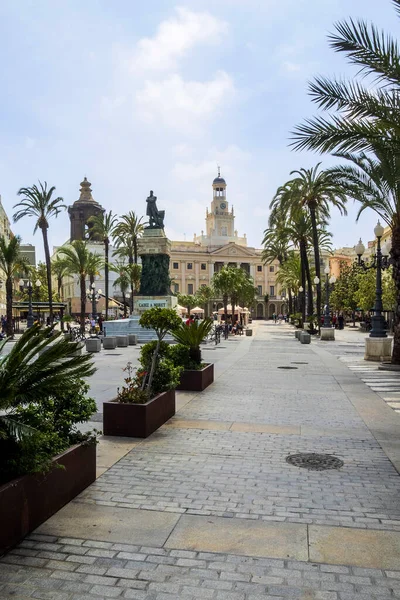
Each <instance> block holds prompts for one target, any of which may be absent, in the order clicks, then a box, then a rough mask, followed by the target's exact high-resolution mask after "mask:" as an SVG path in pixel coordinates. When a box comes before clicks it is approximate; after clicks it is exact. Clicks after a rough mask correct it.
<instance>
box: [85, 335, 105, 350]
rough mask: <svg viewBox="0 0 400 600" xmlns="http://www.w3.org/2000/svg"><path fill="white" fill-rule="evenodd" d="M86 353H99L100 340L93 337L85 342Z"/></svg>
mask: <svg viewBox="0 0 400 600" xmlns="http://www.w3.org/2000/svg"><path fill="white" fill-rule="evenodd" d="M85 343H86V352H100V350H101V340H100V338H97V337H93V338H89V339H87V340H86V342H85Z"/></svg>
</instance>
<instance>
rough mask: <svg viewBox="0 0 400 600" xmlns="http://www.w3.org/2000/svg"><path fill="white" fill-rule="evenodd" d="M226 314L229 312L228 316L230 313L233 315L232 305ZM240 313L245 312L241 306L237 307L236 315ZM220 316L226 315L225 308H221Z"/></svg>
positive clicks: (228, 307) (229, 305)
mask: <svg viewBox="0 0 400 600" xmlns="http://www.w3.org/2000/svg"><path fill="white" fill-rule="evenodd" d="M226 312H227V313H228V314H229V313H231V314H232V304H228V306H227V311H226ZM240 312H243V308H242V307H241V306H235V315H236V314H238V313H240ZM218 314H219V315H224V314H225V311H224V309H223V308H220V309H219V311H218Z"/></svg>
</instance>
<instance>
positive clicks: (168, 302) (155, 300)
mask: <svg viewBox="0 0 400 600" xmlns="http://www.w3.org/2000/svg"><path fill="white" fill-rule="evenodd" d="M155 306H159V307H160V308H175V307H176V306H178V299H177V298H176V296H135V305H134V313H135V314H136V315H142V314H143V313H144V312H145V311H146V310H149V308H154V307H155Z"/></svg>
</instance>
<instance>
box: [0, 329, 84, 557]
mask: <svg viewBox="0 0 400 600" xmlns="http://www.w3.org/2000/svg"><path fill="white" fill-rule="evenodd" d="M52 333H53V335H50V334H52ZM4 343H5V341H4V342H3V343H2V344H1V346H0V351H1V349H2V347H3V345H4ZM75 346H76V344H75ZM45 349H46V352H41V351H42V350H45ZM74 350H76V348H74V344H72V343H71V342H68V341H67V340H65V339H64V338H63V336H62V334H61V332H58V333H55V332H54V330H53V327H46V328H43V327H40V325H38V324H36V325H33V327H31V328H30V329H28V330H26V331H25V332H24V334H23V335H22V336H21V338H20V339H19V340H17V342H16V343H15V344H14V345H13V347H12V349H11V351H10V353H9V354H6V355H4V356H0V390H1V394H0V411H1V416H0V456H1V462H0V514H1V515H2V528H1V531H0V554H2V553H3V552H5V551H7V550H8V549H10V548H11V547H13V546H14V545H16V544H17V543H18V542H19V541H20V540H21V539H22V538H23V537H24V536H25V535H27V534H28V533H29V532H30V531H32V530H33V529H35V528H36V527H38V526H39V525H40V524H41V523H43V522H44V521H45V520H46V519H48V518H49V517H50V516H51V515H53V514H54V513H55V512H57V511H58V510H59V509H60V508H61V507H62V506H64V504H66V503H67V502H69V501H70V500H72V498H74V497H75V496H76V495H77V494H79V493H80V492H81V491H82V490H83V489H85V488H86V487H87V486H88V485H89V484H90V483H92V482H93V481H94V480H95V478H96V446H95V443H94V442H95V439H94V437H93V434H90V433H89V434H81V433H80V432H79V431H78V430H77V429H76V427H75V426H76V424H77V423H80V422H83V421H87V420H89V418H90V416H91V415H92V414H93V413H94V412H95V411H96V403H95V401H94V400H93V399H92V398H89V397H87V395H86V394H87V391H88V385H87V384H86V383H85V381H84V380H83V378H84V377H88V376H90V375H91V374H92V373H94V371H95V369H94V367H93V364H92V362H91V357H90V355H85V356H73V351H74Z"/></svg>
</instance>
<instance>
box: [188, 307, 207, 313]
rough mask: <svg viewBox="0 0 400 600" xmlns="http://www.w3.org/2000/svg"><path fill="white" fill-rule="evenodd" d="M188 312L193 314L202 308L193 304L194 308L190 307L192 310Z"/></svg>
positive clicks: (200, 311) (202, 310)
mask: <svg viewBox="0 0 400 600" xmlns="http://www.w3.org/2000/svg"><path fill="white" fill-rule="evenodd" d="M190 312H191V313H193V314H195V313H203V312H204V309H203V308H200V306H195V307H194V308H192V310H191V311H190Z"/></svg>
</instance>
